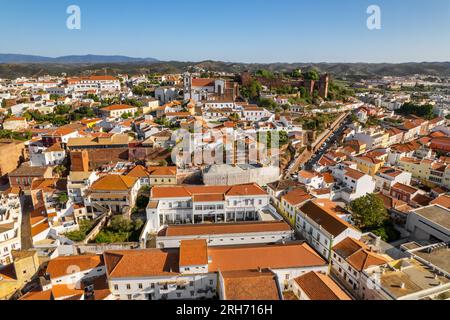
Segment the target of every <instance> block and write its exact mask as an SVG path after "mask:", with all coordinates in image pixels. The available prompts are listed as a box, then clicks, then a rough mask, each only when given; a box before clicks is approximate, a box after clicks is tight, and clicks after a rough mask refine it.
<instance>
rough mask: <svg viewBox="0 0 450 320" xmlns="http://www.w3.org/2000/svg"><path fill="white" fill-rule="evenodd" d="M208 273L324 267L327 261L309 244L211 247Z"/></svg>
mask: <svg viewBox="0 0 450 320" xmlns="http://www.w3.org/2000/svg"><path fill="white" fill-rule="evenodd" d="M208 256H209V257H210V258H211V261H212V262H211V263H210V264H209V271H210V272H216V271H219V270H220V271H222V272H223V271H240V270H255V269H258V268H262V269H264V268H271V269H277V268H294V267H312V266H324V265H326V262H325V260H323V259H322V257H320V256H319V254H317V253H316V252H315V251H314V249H312V248H311V247H310V246H309V245H308V244H307V243H302V244H299V243H290V244H284V245H255V246H252V245H248V246H230V247H211V248H209V249H208Z"/></svg>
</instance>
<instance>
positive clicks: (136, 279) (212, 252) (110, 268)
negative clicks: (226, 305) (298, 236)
mask: <svg viewBox="0 0 450 320" xmlns="http://www.w3.org/2000/svg"><path fill="white" fill-rule="evenodd" d="M104 261H105V265H106V270H107V276H108V281H109V286H110V290H111V292H112V294H113V295H114V296H115V297H116V298H118V299H121V300H168V299H170V300H172V299H178V300H180V299H184V300H186V299H201V298H214V297H216V296H220V298H222V299H224V298H226V299H230V298H232V296H230V295H227V294H225V295H224V294H223V292H229V291H228V289H227V288H226V287H227V285H228V286H229V285H231V283H230V282H228V281H227V279H229V278H230V276H232V274H230V273H229V272H248V271H254V272H260V271H261V272H263V270H266V269H270V271H271V272H272V274H273V276H274V279H276V281H275V284H276V286H272V288H276V287H278V290H277V291H278V292H282V291H284V290H289V286H290V281H291V280H292V279H294V278H297V277H298V276H300V275H302V274H304V273H306V272H310V271H317V272H322V273H327V264H326V262H325V260H323V259H322V258H321V257H320V256H319V255H318V254H317V253H316V252H315V251H314V250H313V249H312V248H311V247H310V246H309V245H308V244H306V243H290V244H276V245H246V246H227V247H208V246H207V244H206V240H187V241H183V242H182V243H181V245H180V248H179V249H147V250H130V251H107V252H105V253H104ZM130 266H133V267H132V268H130ZM234 275H236V274H234ZM241 275H242V273H241ZM240 283H242V282H240ZM245 288H246V286H243V287H242V288H239V287H238V288H236V289H237V290H245ZM219 293H220V294H219ZM273 296H276V295H275V294H274V295H271V297H273Z"/></svg>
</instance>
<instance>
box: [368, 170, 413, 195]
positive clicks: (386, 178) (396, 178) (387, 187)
mask: <svg viewBox="0 0 450 320" xmlns="http://www.w3.org/2000/svg"><path fill="white" fill-rule="evenodd" d="M411 177H412V175H411V173H409V172H406V171H401V170H397V169H395V168H391V167H383V168H381V169H380V170H379V171H378V172H377V174H376V175H375V176H374V177H373V178H374V179H375V185H376V190H377V191H379V192H381V193H383V194H385V195H388V194H390V192H391V188H392V186H394V185H395V184H397V183H402V184H405V185H410V184H411Z"/></svg>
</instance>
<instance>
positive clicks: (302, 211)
mask: <svg viewBox="0 0 450 320" xmlns="http://www.w3.org/2000/svg"><path fill="white" fill-rule="evenodd" d="M347 220H348V213H347V212H346V211H345V210H344V209H343V208H341V207H339V206H338V205H337V204H336V203H334V202H332V201H330V200H325V199H314V200H310V201H308V202H306V203H305V204H304V205H303V206H301V207H300V208H299V210H298V214H297V217H296V222H295V230H296V231H297V232H298V233H299V234H301V235H302V237H304V238H305V239H306V240H307V241H308V243H309V244H310V245H311V246H312V247H313V248H314V249H316V250H317V252H319V253H320V254H321V255H322V257H324V258H325V259H326V260H330V259H331V250H332V248H333V246H334V245H336V244H338V243H339V242H341V241H342V240H344V239H345V238H347V237H353V238H355V239H360V238H361V235H362V234H361V231H359V230H357V229H356V228H355V227H354V226H352V225H351V224H350V223H349V222H347Z"/></svg>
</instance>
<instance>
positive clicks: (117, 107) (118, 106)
mask: <svg viewBox="0 0 450 320" xmlns="http://www.w3.org/2000/svg"><path fill="white" fill-rule="evenodd" d="M135 108H136V107H133V106H130V105H127V104H113V105H111V106H108V107H105V108H102V110H106V111H116V110H126V109H135Z"/></svg>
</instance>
